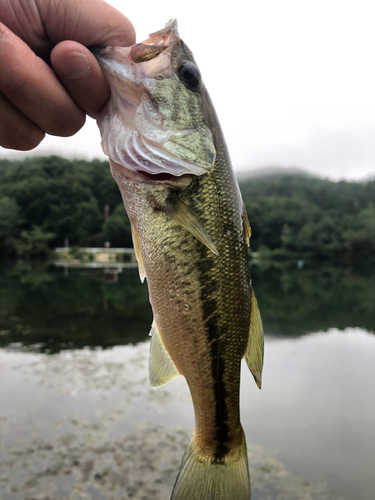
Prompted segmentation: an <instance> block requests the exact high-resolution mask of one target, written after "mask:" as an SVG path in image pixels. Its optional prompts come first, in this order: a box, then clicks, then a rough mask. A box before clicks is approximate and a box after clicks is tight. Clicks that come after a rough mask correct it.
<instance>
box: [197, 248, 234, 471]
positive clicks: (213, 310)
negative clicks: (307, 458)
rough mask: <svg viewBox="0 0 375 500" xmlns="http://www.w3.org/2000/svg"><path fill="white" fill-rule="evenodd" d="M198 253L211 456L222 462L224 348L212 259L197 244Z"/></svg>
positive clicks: (226, 435) (225, 411) (225, 432)
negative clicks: (208, 372)
mask: <svg viewBox="0 0 375 500" xmlns="http://www.w3.org/2000/svg"><path fill="white" fill-rule="evenodd" d="M197 245H198V247H199V253H200V263H199V283H200V290H201V294H200V298H201V304H202V316H203V320H204V325H205V331H206V334H207V342H208V344H209V345H210V351H211V375H212V381H213V390H214V394H215V409H214V410H215V431H216V435H215V439H216V441H217V443H218V444H217V447H216V450H215V454H214V461H215V462H221V461H222V460H223V458H224V457H225V455H227V453H228V452H229V448H228V446H227V443H228V441H229V430H230V429H229V425H228V424H227V422H228V407H227V396H228V392H227V390H226V388H225V382H224V372H225V366H224V361H223V359H222V358H221V356H220V354H222V352H220V351H222V349H223V346H222V345H221V344H220V337H219V334H220V330H219V311H218V304H217V301H216V300H215V299H214V298H213V297H212V294H213V292H214V291H215V290H216V289H217V283H216V281H215V280H214V279H213V278H212V273H211V270H212V268H213V266H214V264H215V262H214V259H213V258H211V256H210V255H209V254H208V252H209V251H208V249H207V248H206V247H205V246H204V245H202V244H201V243H200V242H197Z"/></svg>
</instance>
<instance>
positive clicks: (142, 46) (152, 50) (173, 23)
mask: <svg viewBox="0 0 375 500" xmlns="http://www.w3.org/2000/svg"><path fill="white" fill-rule="evenodd" d="M179 38H180V37H179V34H178V31H177V19H171V20H170V21H168V23H167V24H166V26H165V27H164V28H162V29H161V30H159V31H156V32H155V33H151V34H150V35H149V38H148V39H147V40H144V41H143V42H141V43H135V44H133V45H131V46H130V47H128V48H129V59H130V60H131V61H132V62H133V63H141V62H146V61H150V60H151V59H154V58H155V57H157V56H158V55H159V54H161V53H162V52H163V51H164V50H166V49H170V48H171V47H172V46H174V45H175V44H176V42H177V41H178V40H179ZM88 49H89V50H90V52H91V53H92V54H93V55H94V56H95V58H96V59H106V58H108V57H109V58H111V56H112V55H114V54H115V52H116V50H115V49H116V47H111V46H107V47H103V46H100V45H91V46H90V47H88Z"/></svg>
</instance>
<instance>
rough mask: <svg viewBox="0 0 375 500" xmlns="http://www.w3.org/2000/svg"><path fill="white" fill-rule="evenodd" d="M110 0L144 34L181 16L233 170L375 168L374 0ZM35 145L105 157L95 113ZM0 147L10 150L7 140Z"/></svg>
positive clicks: (359, 174)
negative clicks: (70, 133)
mask: <svg viewBox="0 0 375 500" xmlns="http://www.w3.org/2000/svg"><path fill="white" fill-rule="evenodd" d="M88 1H89V0H88ZM108 3H110V4H112V5H113V6H114V7H116V8H117V9H119V10H121V11H122V12H123V13H124V14H125V15H126V16H127V17H128V18H129V19H130V20H131V21H132V22H133V24H134V26H135V29H136V32H137V41H138V42H141V41H142V40H144V39H145V38H147V37H148V34H149V33H151V32H153V31H156V30H158V29H160V28H162V27H163V26H164V25H165V23H166V22H167V21H168V20H169V19H170V18H172V17H177V19H178V24H179V33H180V36H181V38H182V39H183V40H184V41H185V42H186V43H187V44H188V45H189V47H190V48H191V49H192V51H193V52H194V55H195V58H196V60H197V62H198V65H199V67H200V70H201V73H202V75H203V79H204V81H205V83H206V86H207V88H208V90H209V92H210V94H211V97H212V100H213V102H214V104H215V108H216V111H217V113H218V115H219V118H220V121H221V124H222V127H223V130H224V133H225V137H226V139H227V142H228V146H229V150H230V153H231V157H232V161H233V165H234V168H235V170H237V171H240V170H246V169H256V168H260V167H262V166H274V165H276V166H283V167H291V166H293V167H300V168H303V169H306V170H308V171H310V172H313V173H317V174H320V175H322V176H324V177H329V178H332V179H342V178H345V179H361V178H364V177H366V176H369V175H372V176H374V175H375V69H374V52H375V29H374V20H375V4H374V2H372V1H370V0H368V1H361V0H356V1H354V0H352V1H346V0H341V1H334V0H261V1H260V0H246V1H244V0H232V1H230V2H226V3H225V4H223V3H220V4H219V3H218V2H217V1H215V2H213V1H207V0H189V1H184V2H182V1H181V2H180V1H176V0H163V1H162V2H160V1H155V0H152V1H151V0H136V1H133V2H129V1H123V0H108ZM219 5H220V6H219ZM222 5H226V7H225V8H223V7H222ZM34 152H35V153H38V154H49V153H56V154H61V155H67V154H68V155H72V156H79V157H86V158H92V157H100V158H104V156H103V154H102V153H101V150H100V137H99V133H98V131H97V127H96V124H95V122H94V121H93V120H88V122H87V124H86V125H85V127H84V128H83V129H82V130H81V131H80V132H79V133H78V134H76V135H75V136H74V137H72V138H68V139H67V138H55V137H47V138H46V139H45V140H44V141H43V143H42V144H41V145H40V146H39V147H38V148H37V149H36V150H34ZM0 155H1V156H2V157H4V156H7V157H10V156H11V155H12V153H10V152H9V151H7V150H4V149H1V148H0Z"/></svg>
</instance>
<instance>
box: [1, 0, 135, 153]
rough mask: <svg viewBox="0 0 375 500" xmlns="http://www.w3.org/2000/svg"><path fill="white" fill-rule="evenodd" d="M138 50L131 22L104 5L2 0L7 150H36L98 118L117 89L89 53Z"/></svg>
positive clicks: (95, 0)
mask: <svg viewBox="0 0 375 500" xmlns="http://www.w3.org/2000/svg"><path fill="white" fill-rule="evenodd" d="M133 43H135V33H134V29H133V26H132V25H131V23H130V21H129V20H128V19H127V18H126V17H125V16H124V15H123V14H121V13H120V12H119V11H117V10H116V9H114V8H113V7H111V6H110V5H109V4H107V3H105V2H104V1H103V0H0V146H3V147H4V148H11V149H18V150H24V151H26V150H29V149H33V148H35V147H36V146H37V145H38V144H39V143H40V142H41V141H42V140H43V138H44V136H45V134H46V133H47V134H50V135H58V136H63V137H67V136H70V135H73V134H75V133H76V132H77V131H78V130H79V129H80V128H81V127H82V126H83V125H84V123H85V118H86V114H88V115H89V116H92V117H93V118H96V117H97V116H98V115H99V113H100V111H101V109H102V108H103V106H104V105H105V104H106V102H107V101H108V99H109V96H110V89H109V86H108V83H107V81H106V79H105V77H104V75H103V73H102V71H101V69H100V66H99V64H98V62H97V61H96V59H95V57H94V56H93V55H92V54H91V52H90V51H89V50H88V49H87V48H86V47H88V46H90V45H102V46H106V45H120V46H128V45H132V44H133ZM49 62H50V63H51V64H52V68H53V69H52V68H51V67H50V66H49V64H48V63H49Z"/></svg>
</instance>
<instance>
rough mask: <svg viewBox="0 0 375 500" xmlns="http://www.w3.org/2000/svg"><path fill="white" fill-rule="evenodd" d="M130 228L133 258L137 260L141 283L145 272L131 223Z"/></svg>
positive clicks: (136, 237)
mask: <svg viewBox="0 0 375 500" xmlns="http://www.w3.org/2000/svg"><path fill="white" fill-rule="evenodd" d="M130 227H131V231H132V239H133V247H134V253H135V258H136V259H137V262H138V271H139V277H140V278H141V281H142V283H143V282H144V280H145V277H146V271H145V265H144V263H143V257H142V254H141V247H140V246H139V239H138V233H137V230H136V228H135V226H134V224H133V223H130Z"/></svg>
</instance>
